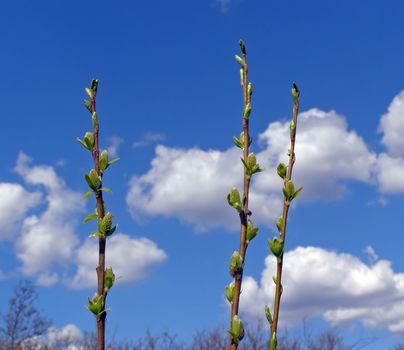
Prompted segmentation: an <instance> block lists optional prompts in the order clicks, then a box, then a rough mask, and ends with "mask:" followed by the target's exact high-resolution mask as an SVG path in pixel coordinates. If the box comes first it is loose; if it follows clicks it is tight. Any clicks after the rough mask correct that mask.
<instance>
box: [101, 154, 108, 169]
mask: <svg viewBox="0 0 404 350" xmlns="http://www.w3.org/2000/svg"><path fill="white" fill-rule="evenodd" d="M108 167H109V164H108V151H107V150H106V149H104V150H103V151H102V152H101V154H100V169H101V171H104V170H105V169H107V168H108Z"/></svg>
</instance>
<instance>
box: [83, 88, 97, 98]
mask: <svg viewBox="0 0 404 350" xmlns="http://www.w3.org/2000/svg"><path fill="white" fill-rule="evenodd" d="M85 90H86V94H87V95H88V97H90V99H91V100H92V99H93V98H94V96H95V94H94V91H93V90H91V89H90V88H85Z"/></svg>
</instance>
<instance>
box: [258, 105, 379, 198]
mask: <svg viewBox="0 0 404 350" xmlns="http://www.w3.org/2000/svg"><path fill="white" fill-rule="evenodd" d="M259 138H260V142H261V143H264V145H265V146H266V149H265V151H264V152H261V153H260V159H263V160H267V161H268V162H269V166H270V167H271V168H270V169H269V170H268V171H267V172H265V173H264V174H263V176H259V177H257V182H262V181H265V182H269V181H270V178H269V177H268V176H273V174H274V173H275V171H274V169H273V167H274V166H276V165H277V164H278V163H279V162H286V161H287V158H286V154H287V151H288V148H289V142H288V140H289V122H285V123H281V122H274V123H271V124H270V125H269V126H268V128H267V130H265V131H264V132H263V133H262V134H260V136H259ZM295 153H296V163H295V166H294V170H293V171H294V173H293V178H294V182H295V184H298V185H299V186H300V185H301V186H303V187H304V190H303V192H302V197H303V198H305V199H313V200H314V199H315V200H318V199H319V200H334V199H337V198H340V197H342V196H343V195H344V194H345V193H346V183H347V182H348V181H352V180H354V181H361V182H371V181H372V171H373V167H374V164H375V161H376V155H375V154H374V153H373V152H371V151H370V150H369V149H368V147H367V146H366V144H365V142H364V141H363V139H362V138H361V137H360V136H359V135H358V134H357V133H356V132H355V131H352V130H349V129H348V125H347V123H346V120H345V118H344V117H343V116H341V115H339V114H337V113H336V112H335V111H329V112H324V111H321V110H319V109H316V108H313V109H310V110H308V111H306V112H303V113H301V114H300V115H299V117H298V133H297V136H296V149H295ZM264 167H266V164H264ZM266 176H267V177H268V179H264V178H265V177H266ZM260 177H261V179H260ZM271 182H272V183H273V182H274V181H273V180H272V181H271Z"/></svg>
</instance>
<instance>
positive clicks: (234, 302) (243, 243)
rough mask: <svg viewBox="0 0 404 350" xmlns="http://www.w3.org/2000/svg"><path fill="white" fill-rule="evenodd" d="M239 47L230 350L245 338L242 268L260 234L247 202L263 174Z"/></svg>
mask: <svg viewBox="0 0 404 350" xmlns="http://www.w3.org/2000/svg"><path fill="white" fill-rule="evenodd" d="M240 48H241V53H242V56H241V57H240V56H237V55H236V57H235V58H236V60H237V62H238V63H239V64H240V66H241V68H240V83H241V87H242V91H243V114H242V128H243V132H242V134H241V135H240V138H239V139H238V138H237V137H233V142H234V144H235V145H236V146H237V147H238V148H241V149H242V150H243V157H242V158H241V161H242V163H243V165H244V177H243V196H242V199H241V198H240V194H239V192H238V190H237V189H236V188H233V189H232V190H231V191H230V194H229V195H228V197H227V201H228V203H229V204H230V206H232V207H233V208H234V209H236V210H237V211H238V214H239V218H240V246H239V250H238V251H235V252H234V253H233V255H232V257H231V260H230V274H231V275H232V276H233V277H234V282H233V283H231V284H230V285H229V286H227V287H226V297H227V300H228V301H229V302H230V303H231V320H230V330H229V333H230V349H231V350H236V349H237V348H238V344H239V341H240V340H241V339H242V338H243V336H244V326H243V323H242V322H241V320H240V318H239V317H238V313H239V305H240V294H241V285H242V280H243V269H244V265H245V258H246V252H247V247H248V244H249V242H250V241H251V240H252V239H253V238H254V237H255V236H256V234H257V232H258V228H254V227H253V225H252V222H251V220H249V219H248V217H249V216H250V215H251V211H250V210H249V208H248V204H249V203H248V199H249V191H250V182H251V176H252V175H253V174H255V173H257V172H260V171H261V169H260V167H259V164H257V161H256V157H255V155H254V154H253V153H250V152H249V146H250V144H251V138H250V135H249V116H250V113H251V95H252V84H251V83H250V82H248V65H247V55H246V49H245V45H244V42H243V41H242V40H240Z"/></svg>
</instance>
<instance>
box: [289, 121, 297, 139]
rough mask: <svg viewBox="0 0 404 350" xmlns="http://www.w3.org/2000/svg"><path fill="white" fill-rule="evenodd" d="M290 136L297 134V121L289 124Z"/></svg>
mask: <svg viewBox="0 0 404 350" xmlns="http://www.w3.org/2000/svg"><path fill="white" fill-rule="evenodd" d="M289 130H290V134H291V135H293V134H294V133H295V132H296V124H295V121H294V120H292V121H291V122H290V124H289Z"/></svg>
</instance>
